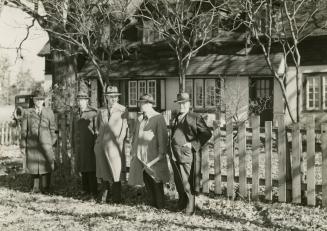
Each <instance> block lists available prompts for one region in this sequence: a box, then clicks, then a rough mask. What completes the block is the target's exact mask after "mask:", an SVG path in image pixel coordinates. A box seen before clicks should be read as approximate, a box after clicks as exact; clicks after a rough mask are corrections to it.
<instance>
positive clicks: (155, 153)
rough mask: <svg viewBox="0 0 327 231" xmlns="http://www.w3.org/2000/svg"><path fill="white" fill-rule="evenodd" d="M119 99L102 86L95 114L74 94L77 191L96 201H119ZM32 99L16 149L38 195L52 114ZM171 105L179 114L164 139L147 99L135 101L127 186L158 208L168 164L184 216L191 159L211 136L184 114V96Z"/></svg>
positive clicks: (52, 137) (47, 162)
mask: <svg viewBox="0 0 327 231" xmlns="http://www.w3.org/2000/svg"><path fill="white" fill-rule="evenodd" d="M119 95H120V93H119V92H118V89H117V87H115V86H108V87H107V88H106V91H105V98H106V102H107V105H106V107H104V108H100V109H98V110H97V109H95V108H92V107H90V106H89V96H88V92H86V91H82V90H81V91H79V92H78V94H77V102H78V110H76V111H75V113H74V118H73V121H74V122H73V143H72V144H73V149H74V152H75V153H76V154H77V156H76V163H77V167H78V171H79V172H80V173H81V178H82V189H83V191H85V193H87V194H90V195H92V196H93V197H96V198H97V199H98V200H99V201H101V202H108V201H110V200H111V201H113V202H114V203H120V202H121V201H122V183H121V182H122V180H123V179H124V178H125V177H126V157H125V143H126V140H127V137H128V136H129V135H128V111H127V109H126V107H125V106H123V105H121V104H119V103H118V97H119ZM33 96H34V97H33V101H34V105H35V106H34V108H31V109H28V110H26V112H25V113H24V117H23V122H22V142H21V148H22V149H23V151H24V153H25V156H26V172H27V173H29V174H31V175H32V178H33V191H34V192H37V191H42V192H43V191H47V190H49V185H50V179H51V172H52V171H53V170H54V152H53V148H52V146H53V145H54V143H55V141H56V134H55V127H56V126H55V121H54V115H53V112H52V111H51V110H50V109H47V108H45V107H44V106H43V104H44V98H45V95H43V94H42V93H41V92H40V91H36V92H34V93H33ZM175 102H176V103H178V104H179V109H180V110H179V113H178V115H177V116H176V117H175V118H174V119H173V126H172V130H171V134H170V137H169V136H168V130H167V126H166V122H165V119H164V117H163V116H162V115H161V114H160V113H159V112H157V111H155V109H154V105H155V100H154V98H153V96H152V95H150V94H145V95H142V96H141V97H140V98H139V100H138V105H139V109H140V112H141V115H140V116H139V117H138V119H137V123H136V125H135V127H134V129H133V132H132V136H131V137H132V138H131V150H130V156H131V160H130V170H129V177H128V184H130V185H145V188H146V190H147V192H148V196H149V198H150V201H151V205H152V206H154V207H156V208H158V209H161V208H164V205H165V196H164V184H165V183H166V182H168V181H169V179H170V172H169V168H168V161H170V163H171V165H172V169H173V172H174V181H175V184H176V189H177V191H178V194H179V200H178V205H177V207H178V209H180V210H184V211H185V212H186V214H189V215H190V214H193V213H194V211H195V193H196V192H195V188H196V187H195V176H196V174H199V172H198V171H199V166H196V164H195V163H196V158H199V151H200V149H201V147H202V146H203V145H204V144H205V143H206V142H207V141H208V140H209V139H210V137H211V135H212V134H211V131H210V129H209V128H208V127H207V125H206V123H205V121H204V120H203V118H202V117H201V116H199V115H197V114H195V113H192V112H190V98H189V95H188V94H187V93H179V94H178V95H177V99H176V100H175ZM167 157H169V158H167ZM109 189H110V194H111V196H109Z"/></svg>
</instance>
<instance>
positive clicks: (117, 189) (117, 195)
mask: <svg viewBox="0 0 327 231" xmlns="http://www.w3.org/2000/svg"><path fill="white" fill-rule="evenodd" d="M112 200H113V202H114V203H120V202H121V182H120V181H118V182H114V183H113V184H112Z"/></svg>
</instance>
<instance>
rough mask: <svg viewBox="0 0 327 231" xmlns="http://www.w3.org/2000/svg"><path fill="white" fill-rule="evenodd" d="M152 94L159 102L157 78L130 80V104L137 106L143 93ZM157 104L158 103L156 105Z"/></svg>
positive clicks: (130, 105)
mask: <svg viewBox="0 0 327 231" xmlns="http://www.w3.org/2000/svg"><path fill="white" fill-rule="evenodd" d="M146 93H148V94H151V95H152V96H153V98H154V101H155V102H157V81H156V80H138V81H129V82H128V106H129V107H137V100H138V99H139V98H140V96H141V95H144V94H146ZM154 106H157V103H156V104H155V105H154Z"/></svg>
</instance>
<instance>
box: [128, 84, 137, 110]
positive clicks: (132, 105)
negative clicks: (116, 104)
mask: <svg viewBox="0 0 327 231" xmlns="http://www.w3.org/2000/svg"><path fill="white" fill-rule="evenodd" d="M132 83H135V93H136V99H133V100H135V104H131V99H132V97H131V91H130V89H131V88H130V86H131V84H132ZM137 95H138V83H137V80H132V81H128V106H129V107H137V101H136V100H137Z"/></svg>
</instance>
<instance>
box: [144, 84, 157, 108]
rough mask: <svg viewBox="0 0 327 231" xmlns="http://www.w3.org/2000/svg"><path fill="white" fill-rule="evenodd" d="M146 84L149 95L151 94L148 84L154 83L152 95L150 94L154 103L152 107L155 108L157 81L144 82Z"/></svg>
mask: <svg viewBox="0 0 327 231" xmlns="http://www.w3.org/2000/svg"><path fill="white" fill-rule="evenodd" d="M146 82H147V92H148V93H149V94H151V93H150V90H149V89H150V83H154V94H151V95H152V96H153V99H154V101H155V104H154V105H153V106H154V107H156V106H157V98H158V97H157V81H156V80H148V81H146Z"/></svg>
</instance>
